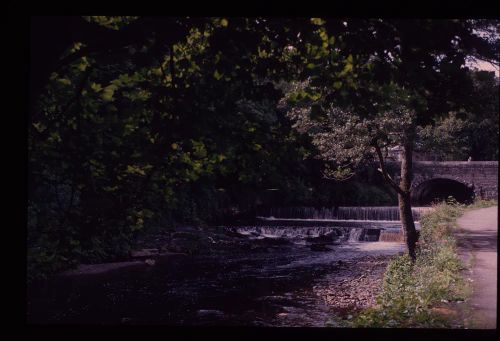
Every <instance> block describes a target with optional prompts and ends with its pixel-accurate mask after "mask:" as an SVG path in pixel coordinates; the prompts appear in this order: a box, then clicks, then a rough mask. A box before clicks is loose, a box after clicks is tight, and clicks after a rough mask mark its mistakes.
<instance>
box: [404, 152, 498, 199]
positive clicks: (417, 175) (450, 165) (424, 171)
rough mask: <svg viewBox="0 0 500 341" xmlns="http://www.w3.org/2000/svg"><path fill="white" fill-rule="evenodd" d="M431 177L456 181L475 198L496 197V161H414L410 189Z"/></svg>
mask: <svg viewBox="0 0 500 341" xmlns="http://www.w3.org/2000/svg"><path fill="white" fill-rule="evenodd" d="M432 179H448V180H453V181H457V182H459V183H461V184H463V185H465V186H467V187H468V188H469V189H471V190H472V191H473V192H474V195H475V196H476V197H477V198H481V199H496V198H497V197H498V161H443V162H438V161H414V162H413V180H412V189H415V188H417V187H418V186H420V185H422V184H423V183H424V182H426V181H429V180H432Z"/></svg>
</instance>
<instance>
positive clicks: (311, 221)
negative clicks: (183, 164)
mask: <svg viewBox="0 0 500 341" xmlns="http://www.w3.org/2000/svg"><path fill="white" fill-rule="evenodd" d="M431 210H432V207H413V208H412V211H413V217H414V220H415V227H416V228H417V229H420V223H419V220H420V217H421V216H422V214H424V213H426V212H429V211H431ZM258 214H259V216H257V217H256V218H257V219H256V223H255V225H254V226H237V227H230V229H231V230H232V231H233V232H236V233H238V234H240V235H245V236H249V237H251V238H257V239H262V238H282V239H288V240H292V241H293V242H299V243H303V242H304V241H307V242H320V243H327V244H328V243H332V242H334V241H337V242H376V241H382V242H401V241H403V233H402V230H401V223H400V220H399V207H397V206H371V207H336V208H314V207H275V208H269V209H261V210H259V211H258Z"/></svg>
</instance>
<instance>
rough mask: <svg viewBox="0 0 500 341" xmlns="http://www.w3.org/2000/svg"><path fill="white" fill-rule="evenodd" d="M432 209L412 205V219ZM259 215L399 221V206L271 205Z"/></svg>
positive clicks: (288, 217) (282, 217) (417, 219)
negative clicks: (331, 206)
mask: <svg viewBox="0 0 500 341" xmlns="http://www.w3.org/2000/svg"><path fill="white" fill-rule="evenodd" d="M429 210H432V208H431V207H413V208H412V212H413V219H414V220H415V221H419V220H420V216H421V215H422V214H423V213H426V212H428V211H429ZM259 215H260V216H264V217H273V218H275V219H312V220H383V221H399V220H400V218H399V207H397V206H372V207H337V208H325V207H323V208H319V209H317V208H314V207H273V208H271V209H267V210H260V211H259Z"/></svg>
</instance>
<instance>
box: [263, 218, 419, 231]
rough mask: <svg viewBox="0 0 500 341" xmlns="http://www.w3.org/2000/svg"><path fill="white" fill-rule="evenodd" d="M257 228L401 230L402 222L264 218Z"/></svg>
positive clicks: (416, 225)
mask: <svg viewBox="0 0 500 341" xmlns="http://www.w3.org/2000/svg"><path fill="white" fill-rule="evenodd" d="M255 224H256V225H257V226H281V227H293V226H297V227H312V226H327V227H328V226H331V227H364V228H380V229H386V228H401V222H400V221H397V220H323V219H284V218H275V219H269V218H262V217H258V218H257V219H256V220H255ZM415 227H416V228H417V229H420V223H419V222H417V221H416V222H415Z"/></svg>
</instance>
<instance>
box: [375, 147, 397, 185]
mask: <svg viewBox="0 0 500 341" xmlns="http://www.w3.org/2000/svg"><path fill="white" fill-rule="evenodd" d="M373 148H375V151H376V152H377V155H378V159H379V163H380V171H381V173H382V175H383V176H384V179H385V181H387V183H388V184H389V185H391V187H392V188H394V189H395V190H396V192H398V193H399V194H404V192H403V190H402V189H401V188H400V187H399V186H398V185H397V184H396V183H395V182H394V180H393V179H392V178H391V177H390V176H389V173H387V168H385V162H384V156H383V155H382V151H381V150H380V147H379V145H378V144H377V143H374V144H373Z"/></svg>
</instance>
